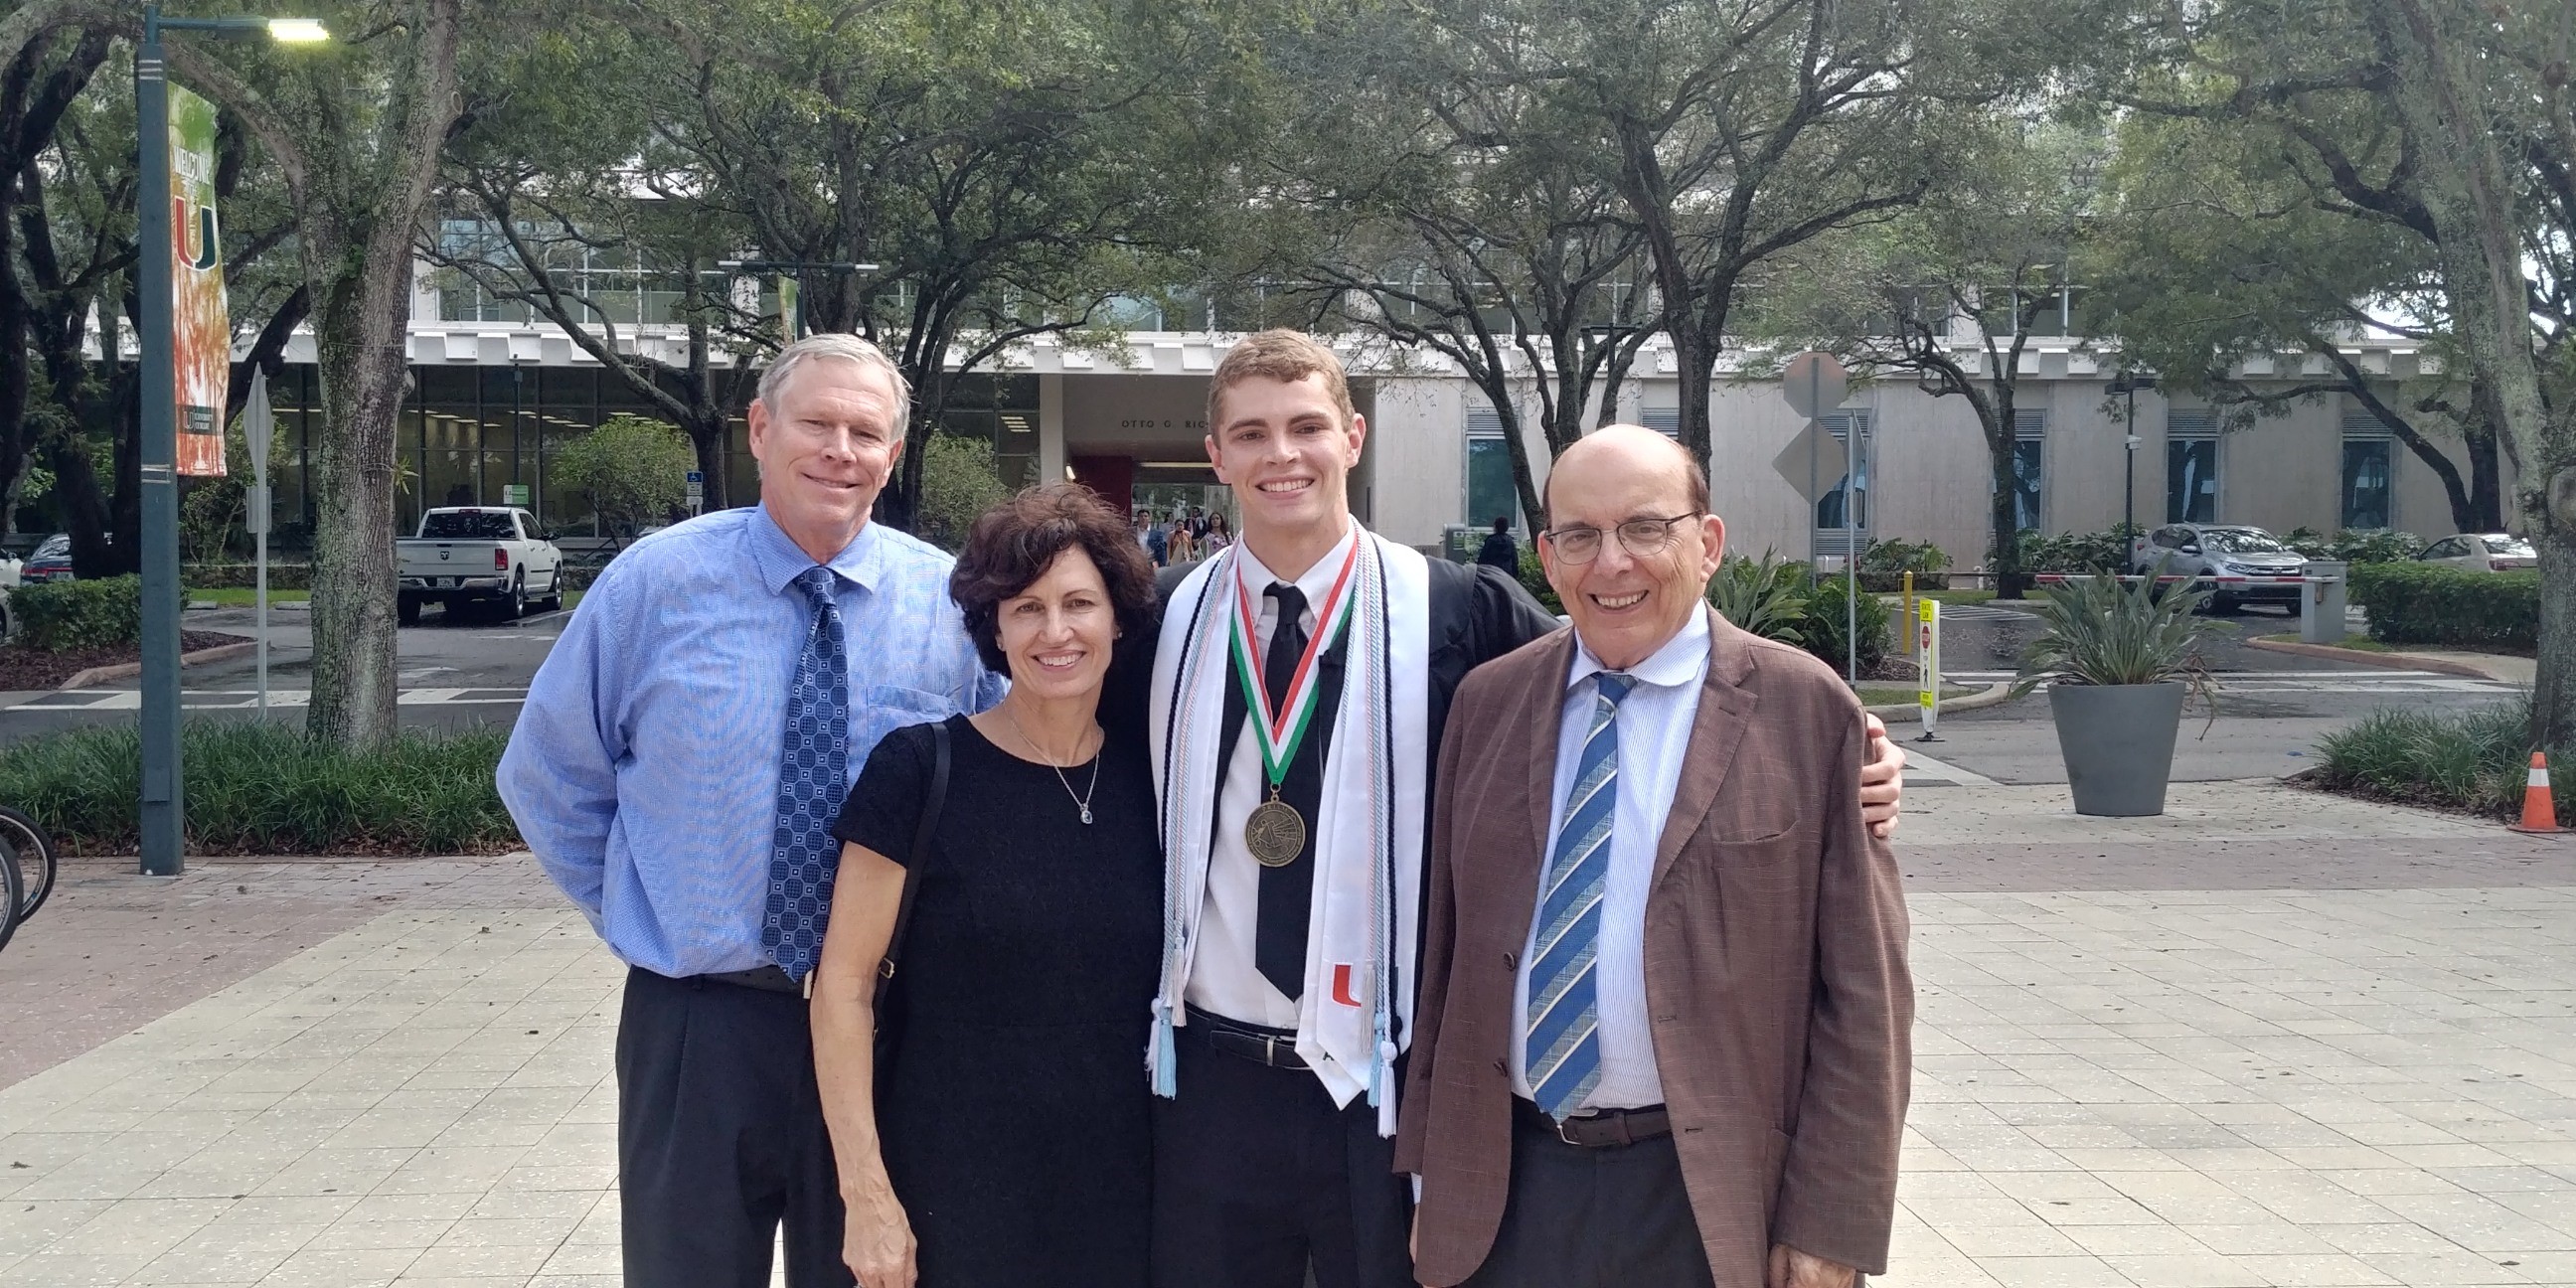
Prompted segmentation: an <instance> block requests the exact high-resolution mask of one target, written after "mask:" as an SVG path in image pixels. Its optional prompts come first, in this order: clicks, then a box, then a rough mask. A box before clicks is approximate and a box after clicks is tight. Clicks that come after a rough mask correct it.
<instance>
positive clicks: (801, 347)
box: [759, 331, 912, 441]
mask: <svg viewBox="0 0 2576 1288" xmlns="http://www.w3.org/2000/svg"><path fill="white" fill-rule="evenodd" d="M814 358H838V359H841V360H842V361H844V362H855V363H857V364H859V365H860V366H862V367H869V368H873V369H875V370H876V371H879V372H881V373H883V374H884V375H885V378H886V383H888V384H890V385H893V386H894V403H895V405H894V436H895V438H896V440H897V441H901V440H902V438H903V433H904V430H905V429H906V428H907V427H909V426H910V425H911V423H912V383H911V382H910V381H908V380H905V379H904V378H903V369H902V368H900V367H897V366H896V365H894V359H892V358H889V357H887V356H886V354H885V350H883V349H880V348H878V347H877V346H876V345H875V344H874V343H872V342H870V341H869V340H868V339H867V338H866V337H864V336H856V335H851V334H849V333H848V332H845V331H822V332H817V333H816V334H813V335H809V336H807V337H805V338H804V339H802V340H799V341H797V342H796V343H794V344H791V345H789V346H787V347H786V348H784V349H781V350H779V351H778V356H777V357H775V358H772V359H770V360H769V367H768V369H767V370H765V371H762V372H761V373H760V393H759V397H760V401H761V403H762V404H763V405H765V406H767V407H768V408H769V409H770V410H771V411H772V412H775V411H777V410H778V391H779V390H781V389H784V388H786V387H787V377H788V375H789V374H790V373H792V372H794V371H795V370H796V368H798V367H801V366H803V365H805V363H806V362H807V361H808V360H810V359H814Z"/></svg>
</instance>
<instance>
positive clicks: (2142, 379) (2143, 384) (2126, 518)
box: [2105, 371, 2156, 541]
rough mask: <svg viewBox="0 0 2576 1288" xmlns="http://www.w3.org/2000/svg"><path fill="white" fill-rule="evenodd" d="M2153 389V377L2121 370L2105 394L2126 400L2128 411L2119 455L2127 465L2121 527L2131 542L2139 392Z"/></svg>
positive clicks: (2133, 535)
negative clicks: (2124, 444)
mask: <svg viewBox="0 0 2576 1288" xmlns="http://www.w3.org/2000/svg"><path fill="white" fill-rule="evenodd" d="M2155 387H2156V378H2155V377H2154V376H2152V375H2150V374H2148V373H2146V372H2143V371H2123V372H2121V373H2120V374H2119V375H2118V376H2117V377H2115V378H2114V379H2113V380H2112V381H2111V383H2110V386H2109V387H2108V389H2107V390H2106V391H2105V392H2108V393H2115V394H2122V395H2125V396H2126V397H2127V398H2128V410H2127V412H2126V413H2125V414H2124V415H2123V416H2122V417H2121V421H2120V427H2121V431H2122V433H2123V435H2124V436H2125V437H2126V439H2127V443H2126V447H2127V450H2126V451H2125V452H2124V453H2122V455H2123V456H2124V457H2125V458H2126V465H2125V467H2124V469H2123V472H2122V474H2121V481H2120V527H2121V528H2122V529H2123V530H2124V531H2125V532H2126V534H2127V535H2128V537H2129V539H2130V540H2132V541H2134V540H2136V539H2137V532H2138V518H2137V503H2138V391H2139V390H2141V389H2153V388H2155Z"/></svg>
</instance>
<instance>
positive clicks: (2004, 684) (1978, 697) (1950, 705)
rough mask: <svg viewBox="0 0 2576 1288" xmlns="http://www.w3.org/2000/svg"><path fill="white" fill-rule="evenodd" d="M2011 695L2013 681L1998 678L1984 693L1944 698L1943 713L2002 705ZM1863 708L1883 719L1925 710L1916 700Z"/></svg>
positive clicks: (1891, 718)
mask: <svg viewBox="0 0 2576 1288" xmlns="http://www.w3.org/2000/svg"><path fill="white" fill-rule="evenodd" d="M2011 696H2012V681H2010V680H1997V681H1995V682H1994V683H1993V684H1990V685H1988V686H1986V691H1985V692H1983V693H1971V694H1969V695H1968V696H1966V697H1964V698H1944V699H1943V700H1942V702H1941V713H1942V714H1943V715H1948V714H1949V713H1951V712H1953V711H1978V710H1982V709H1984V708H1986V707H1991V706H1997V705H2000V704H2001V703H2002V702H2003V701H2004V700H2005V699H2007V698H2010V697H2011ZM1861 709H1862V710H1864V711H1867V712H1868V713H1869V714H1871V715H1874V716H1877V717H1878V718H1879V719H1881V720H1894V719H1897V718H1898V717H1900V716H1910V715H1914V714H1916V713H1917V712H1920V711H1921V710H1923V707H1922V705H1921V704H1920V703H1915V702H1889V703H1883V704H1881V705H1879V706H1875V707H1863V708H1861Z"/></svg>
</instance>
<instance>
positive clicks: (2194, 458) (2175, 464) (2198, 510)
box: [2165, 438, 2218, 523]
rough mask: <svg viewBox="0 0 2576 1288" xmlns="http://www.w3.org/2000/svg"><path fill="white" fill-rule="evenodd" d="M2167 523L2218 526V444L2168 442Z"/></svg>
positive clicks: (2209, 440) (2185, 440)
mask: <svg viewBox="0 0 2576 1288" xmlns="http://www.w3.org/2000/svg"><path fill="white" fill-rule="evenodd" d="M2165 522H2167V523H2216V522H2218V440H2217V439H2215V438H2174V439H2168V440H2166V442H2165Z"/></svg>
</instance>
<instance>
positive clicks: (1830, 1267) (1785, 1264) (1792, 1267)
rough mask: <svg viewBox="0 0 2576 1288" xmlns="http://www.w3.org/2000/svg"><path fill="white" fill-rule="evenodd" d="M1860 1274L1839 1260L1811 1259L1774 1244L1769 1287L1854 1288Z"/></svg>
mask: <svg viewBox="0 0 2576 1288" xmlns="http://www.w3.org/2000/svg"><path fill="white" fill-rule="evenodd" d="M1858 1282H1860V1272H1859V1271H1857V1270H1854V1269H1852V1268H1851V1267H1850V1266H1846V1265H1844V1264H1842V1263H1841V1262H1839V1261H1827V1260H1825V1259H1824V1258H1823V1257H1812V1256H1809V1255H1807V1254H1806V1253H1803V1252H1800V1251H1798V1250H1797V1249H1796V1248H1792V1247H1790V1246H1789V1245H1788V1244H1785V1243H1775V1244H1772V1245H1771V1273H1770V1275H1769V1276H1768V1284H1767V1288H1852V1285H1854V1284H1856V1283H1858Z"/></svg>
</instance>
